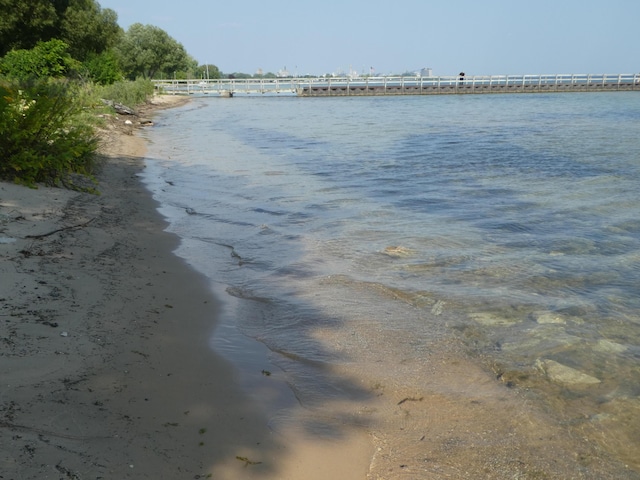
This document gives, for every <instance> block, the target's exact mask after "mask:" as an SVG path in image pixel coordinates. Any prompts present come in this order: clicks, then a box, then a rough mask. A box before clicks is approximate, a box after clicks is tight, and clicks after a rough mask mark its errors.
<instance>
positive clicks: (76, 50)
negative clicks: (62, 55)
mask: <svg viewBox="0 0 640 480" xmlns="http://www.w3.org/2000/svg"><path fill="white" fill-rule="evenodd" d="M68 1H69V7H68V8H67V9H66V10H65V12H64V15H63V16H62V18H61V21H60V38H62V39H63V40H64V41H65V42H67V44H68V45H69V53H70V54H71V56H72V57H73V58H75V59H77V60H80V61H85V60H87V59H88V58H89V57H93V56H95V55H98V54H100V53H102V52H105V51H106V50H108V49H110V48H112V47H113V46H115V45H116V44H117V43H118V41H119V40H120V37H121V35H122V33H123V32H122V28H120V26H119V25H118V14H117V13H116V12H114V11H113V10H111V9H108V8H107V9H102V8H100V5H99V4H98V2H96V1H95V0H68Z"/></svg>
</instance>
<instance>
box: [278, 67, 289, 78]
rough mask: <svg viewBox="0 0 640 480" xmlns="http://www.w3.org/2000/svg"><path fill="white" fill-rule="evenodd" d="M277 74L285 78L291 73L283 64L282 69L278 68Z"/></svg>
mask: <svg viewBox="0 0 640 480" xmlns="http://www.w3.org/2000/svg"><path fill="white" fill-rule="evenodd" d="M277 76H278V77H280V78H287V77H290V76H291V74H290V73H289V70H287V67H286V66H285V67H284V68H283V69H282V70H278V75H277Z"/></svg>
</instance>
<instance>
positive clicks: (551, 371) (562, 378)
mask: <svg viewBox="0 0 640 480" xmlns="http://www.w3.org/2000/svg"><path fill="white" fill-rule="evenodd" d="M536 367H537V368H538V369H539V370H541V371H542V372H543V373H544V374H545V375H546V376H547V378H549V380H551V381H553V382H556V383H560V384H563V385H595V384H598V383H600V380H599V379H597V378H596V377H592V376H591V375H587V374H586V373H583V372H581V371H580V370H576V369H575V368H572V367H568V366H567V365H563V364H562V363H558V362H556V361H555V360H548V359H538V360H537V361H536Z"/></svg>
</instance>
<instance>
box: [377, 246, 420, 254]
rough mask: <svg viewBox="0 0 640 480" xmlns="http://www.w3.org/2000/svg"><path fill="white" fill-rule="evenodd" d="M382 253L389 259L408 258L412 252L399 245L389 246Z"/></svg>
mask: <svg viewBox="0 0 640 480" xmlns="http://www.w3.org/2000/svg"><path fill="white" fill-rule="evenodd" d="M383 253H384V254H385V255H389V256H390V257H409V256H411V255H412V254H413V250H411V249H410V248H407V247H401V246H399V245H391V246H389V247H387V248H385V249H384V251H383Z"/></svg>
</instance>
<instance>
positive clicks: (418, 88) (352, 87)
mask: <svg viewBox="0 0 640 480" xmlns="http://www.w3.org/2000/svg"><path fill="white" fill-rule="evenodd" d="M153 82H154V83H155V86H156V89H158V90H162V91H163V92H165V93H168V94H175V95H219V96H224V97H231V96H234V95H235V96H237V95H298V96H301V97H327V96H365V95H446V94H481V93H542V92H608V91H629V90H640V73H635V74H551V75H475V76H464V77H461V76H458V75H455V76H441V77H421V76H416V77H407V76H385V77H362V78H349V77H328V78H325V77H313V78H308V77H305V78H300V77H295V78H248V79H216V80H209V79H205V80H203V79H197V80H154V81H153Z"/></svg>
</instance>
